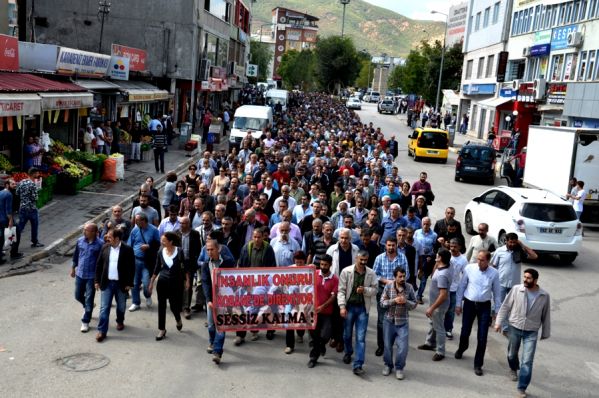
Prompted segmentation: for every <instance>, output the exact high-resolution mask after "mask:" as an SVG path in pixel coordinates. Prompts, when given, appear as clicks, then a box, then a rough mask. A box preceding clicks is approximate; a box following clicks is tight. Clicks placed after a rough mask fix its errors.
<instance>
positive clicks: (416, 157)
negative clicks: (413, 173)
mask: <svg viewBox="0 0 599 398" xmlns="http://www.w3.org/2000/svg"><path fill="white" fill-rule="evenodd" d="M419 160H420V158H419V157H418V156H416V153H414V162H417V161H419Z"/></svg>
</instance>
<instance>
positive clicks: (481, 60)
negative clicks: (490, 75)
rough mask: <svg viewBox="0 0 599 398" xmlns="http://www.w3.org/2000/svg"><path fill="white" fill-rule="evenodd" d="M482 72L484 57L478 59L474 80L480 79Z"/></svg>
mask: <svg viewBox="0 0 599 398" xmlns="http://www.w3.org/2000/svg"><path fill="white" fill-rule="evenodd" d="M484 70H485V57H480V58H479V59H478V66H477V69H476V78H477V79H482V77H483V71H484Z"/></svg>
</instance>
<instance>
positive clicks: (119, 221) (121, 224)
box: [100, 205, 131, 241]
mask: <svg viewBox="0 0 599 398" xmlns="http://www.w3.org/2000/svg"><path fill="white" fill-rule="evenodd" d="M113 228H119V229H120V230H121V231H123V240H125V241H126V240H127V239H129V234H130V233H131V221H129V220H127V219H125V218H123V208H122V207H121V206H119V205H115V206H112V217H111V218H110V219H108V220H106V221H105V222H104V228H102V232H100V237H101V238H102V239H103V238H104V236H105V235H106V234H107V233H108V231H110V230H111V229H113Z"/></svg>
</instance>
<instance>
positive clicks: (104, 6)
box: [98, 0, 112, 53]
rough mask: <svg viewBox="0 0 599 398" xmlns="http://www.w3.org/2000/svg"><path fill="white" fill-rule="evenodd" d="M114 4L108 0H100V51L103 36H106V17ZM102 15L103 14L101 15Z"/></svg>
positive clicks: (99, 49) (100, 50)
mask: <svg viewBox="0 0 599 398" xmlns="http://www.w3.org/2000/svg"><path fill="white" fill-rule="evenodd" d="M111 5H112V4H111V3H110V2H109V1H107V0H100V1H98V19H99V20H100V44H99V45H98V52H99V53H101V52H102V36H104V18H106V16H107V15H108V13H110V6H111ZM100 15H101V16H100Z"/></svg>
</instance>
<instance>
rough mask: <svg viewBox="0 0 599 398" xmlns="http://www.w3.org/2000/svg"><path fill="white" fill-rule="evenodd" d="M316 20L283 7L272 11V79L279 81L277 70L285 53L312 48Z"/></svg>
mask: <svg viewBox="0 0 599 398" xmlns="http://www.w3.org/2000/svg"><path fill="white" fill-rule="evenodd" d="M318 20H319V19H318V18H316V17H314V16H312V15H308V14H305V13H303V12H299V11H294V10H290V9H287V8H283V7H277V8H274V9H273V10H272V24H273V25H274V26H275V30H274V39H275V53H274V65H273V75H272V77H273V79H275V80H280V79H281V76H279V75H278V73H277V68H278V67H279V63H280V62H281V59H282V58H283V54H284V53H285V51H287V50H297V51H301V50H305V49H311V48H314V46H315V45H316V40H317V37H318V25H317V24H316V23H317V22H318Z"/></svg>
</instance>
